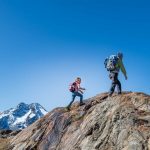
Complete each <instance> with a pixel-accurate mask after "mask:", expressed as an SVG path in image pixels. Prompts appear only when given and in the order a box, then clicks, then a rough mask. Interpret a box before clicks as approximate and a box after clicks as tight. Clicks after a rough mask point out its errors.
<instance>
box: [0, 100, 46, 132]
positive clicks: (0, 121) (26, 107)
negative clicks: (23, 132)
mask: <svg viewBox="0 0 150 150" xmlns="http://www.w3.org/2000/svg"><path fill="white" fill-rule="evenodd" d="M46 113H47V111H46V110H45V109H44V108H43V107H42V106H41V105H40V104H38V103H32V104H25V103H23V102H21V103H19V104H18V105H17V107H16V108H11V109H9V110H6V111H4V112H3V113H1V114H0V129H7V130H20V129H23V128H26V127H28V126H29V125H31V124H32V123H33V122H35V121H36V120H38V119H40V118H41V117H43V116H44V115H45V114H46Z"/></svg>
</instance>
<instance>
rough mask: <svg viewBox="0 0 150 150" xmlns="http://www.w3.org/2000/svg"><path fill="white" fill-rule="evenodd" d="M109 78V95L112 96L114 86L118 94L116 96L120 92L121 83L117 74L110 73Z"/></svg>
mask: <svg viewBox="0 0 150 150" xmlns="http://www.w3.org/2000/svg"><path fill="white" fill-rule="evenodd" d="M109 77H110V79H111V80H112V83H111V88H110V91H109V94H110V95H112V94H113V93H114V91H115V87H116V86H117V92H118V94H121V92H122V90H121V83H120V81H119V80H118V73H112V72H111V73H110V75H109Z"/></svg>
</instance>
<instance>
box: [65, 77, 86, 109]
mask: <svg viewBox="0 0 150 150" xmlns="http://www.w3.org/2000/svg"><path fill="white" fill-rule="evenodd" d="M80 84H81V78H79V77H78V78H77V79H76V80H75V82H73V83H72V84H71V85H70V87H69V91H70V92H71V93H72V100H71V102H70V103H69V105H68V106H67V109H68V110H70V107H71V105H72V103H73V102H74V100H75V98H76V96H78V97H80V106H82V105H84V103H83V91H84V90H85V88H81V87H80Z"/></svg>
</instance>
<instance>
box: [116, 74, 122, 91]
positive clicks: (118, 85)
mask: <svg viewBox="0 0 150 150" xmlns="http://www.w3.org/2000/svg"><path fill="white" fill-rule="evenodd" d="M116 85H117V92H118V94H121V93H122V88H121V83H120V81H119V80H118V74H117V75H116Z"/></svg>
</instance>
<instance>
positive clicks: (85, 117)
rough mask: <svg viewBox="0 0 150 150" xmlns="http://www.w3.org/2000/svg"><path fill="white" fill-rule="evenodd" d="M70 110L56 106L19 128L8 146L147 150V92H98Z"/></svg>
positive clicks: (149, 102) (149, 130)
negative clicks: (109, 93)
mask: <svg viewBox="0 0 150 150" xmlns="http://www.w3.org/2000/svg"><path fill="white" fill-rule="evenodd" d="M85 103H86V105H85V106H81V107H79V106H78V103H75V104H74V105H73V107H72V109H71V111H70V112H68V111H66V110H65V109H64V108H56V109H54V110H53V111H52V112H50V113H48V114H47V115H46V116H44V117H43V118H41V119H40V120H38V121H36V122H35V123H34V124H32V125H31V126H29V127H28V128H26V129H24V130H23V131H21V132H20V133H19V134H17V135H16V136H15V137H14V138H13V139H12V140H11V141H10V149H12V150H18V149H28V150H33V149H35V150H150V96H149V95H145V94H142V93H124V94H122V95H120V96H117V95H114V96H112V97H111V98H110V97H107V93H104V94H100V95H97V96H95V97H93V98H91V99H89V100H87V101H85Z"/></svg>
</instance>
